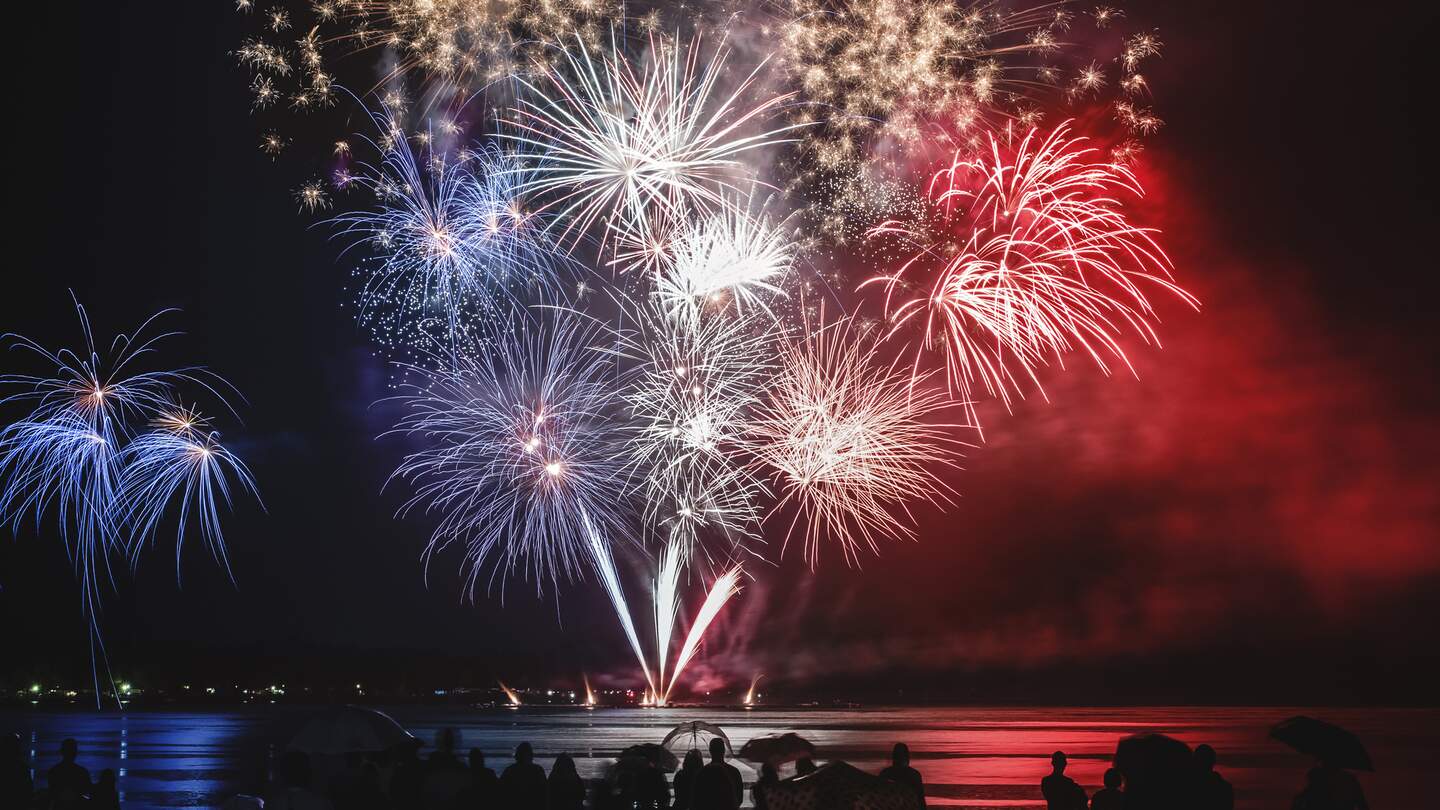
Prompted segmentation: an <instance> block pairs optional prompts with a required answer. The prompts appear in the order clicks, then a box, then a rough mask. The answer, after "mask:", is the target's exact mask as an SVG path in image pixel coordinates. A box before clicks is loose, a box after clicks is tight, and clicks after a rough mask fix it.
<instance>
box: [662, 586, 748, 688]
mask: <svg viewBox="0 0 1440 810" xmlns="http://www.w3.org/2000/svg"><path fill="white" fill-rule="evenodd" d="M740 574H741V567H740V566H738V565H737V566H735V567H733V568H731V569H730V570H728V571H726V572H725V573H723V574H721V575H720V576H719V577H716V579H715V582H714V584H713V585H711V586H710V591H709V592H708V593H707V594H705V602H704V604H702V605H701V606H700V612H699V613H697V614H696V615H695V621H694V622H692V623H691V624H690V632H689V633H687V634H686V635H685V643H684V645H682V646H681V647H680V654H679V655H677V656H675V669H674V671H673V672H671V674H670V683H669V684H668V685H667V686H666V687H665V691H664V692H663V693H661V694H660V695H658V696H657V702H658V703H659V704H660V705H664V704H665V703H667V702H669V700H670V693H671V691H673V690H674V689H675V684H676V683H677V682H678V681H679V680H680V675H681V674H683V673H684V672H685V667H687V666H689V664H690V661H691V660H692V659H694V657H695V653H696V652H698V651H699V649H700V642H701V640H702V639H704V637H705V631H706V630H709V629H710V625H711V623H713V622H714V621H715V617H717V616H719V615H720V609H721V608H723V607H725V603H726V602H729V601H730V598H731V597H733V596H734V595H735V594H737V593H740Z"/></svg>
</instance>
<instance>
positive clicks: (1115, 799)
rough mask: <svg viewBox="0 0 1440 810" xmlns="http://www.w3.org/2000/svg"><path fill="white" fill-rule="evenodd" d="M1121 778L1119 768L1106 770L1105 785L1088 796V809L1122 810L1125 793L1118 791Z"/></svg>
mask: <svg viewBox="0 0 1440 810" xmlns="http://www.w3.org/2000/svg"><path fill="white" fill-rule="evenodd" d="M1122 780H1123V777H1122V776H1121V774H1120V769H1119V768H1110V769H1108V770H1106V771H1105V787H1103V788H1100V789H1099V790H1097V791H1095V795H1094V796H1091V797H1090V810H1123V808H1124V807H1125V794H1124V793H1122V792H1121V791H1120V782H1121V781H1122Z"/></svg>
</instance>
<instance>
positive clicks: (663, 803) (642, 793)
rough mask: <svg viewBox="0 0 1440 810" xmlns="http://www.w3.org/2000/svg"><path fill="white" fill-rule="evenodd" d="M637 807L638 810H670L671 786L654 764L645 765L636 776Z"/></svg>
mask: <svg viewBox="0 0 1440 810" xmlns="http://www.w3.org/2000/svg"><path fill="white" fill-rule="evenodd" d="M635 807H636V808H637V810H669V807H670V785H669V783H667V782H666V781H665V774H664V773H663V772H662V771H661V770H660V768H659V767H657V766H656V765H655V763H654V762H647V763H645V767H643V768H641V769H640V770H639V772H637V773H636V774H635Z"/></svg>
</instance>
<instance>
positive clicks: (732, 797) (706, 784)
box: [690, 737, 745, 810]
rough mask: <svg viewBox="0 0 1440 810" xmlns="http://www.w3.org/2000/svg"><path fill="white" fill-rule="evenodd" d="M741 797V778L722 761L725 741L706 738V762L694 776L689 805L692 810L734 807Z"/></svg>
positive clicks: (729, 808)
mask: <svg viewBox="0 0 1440 810" xmlns="http://www.w3.org/2000/svg"><path fill="white" fill-rule="evenodd" d="M744 800H745V779H744V778H743V777H741V776H740V770H739V769H738V768H736V767H735V766H734V765H731V764H730V763H728V762H726V761H725V741H724V740H722V739H720V738H719V737H716V738H715V739H713V740H711V741H710V762H709V763H707V764H706V765H705V767H703V768H701V769H700V774H699V775H698V776H697V777H695V793H694V794H693V795H692V796H691V799H690V801H691V803H690V806H691V807H693V808H695V810H737V808H739V807H740V803H741V802H742V801H744Z"/></svg>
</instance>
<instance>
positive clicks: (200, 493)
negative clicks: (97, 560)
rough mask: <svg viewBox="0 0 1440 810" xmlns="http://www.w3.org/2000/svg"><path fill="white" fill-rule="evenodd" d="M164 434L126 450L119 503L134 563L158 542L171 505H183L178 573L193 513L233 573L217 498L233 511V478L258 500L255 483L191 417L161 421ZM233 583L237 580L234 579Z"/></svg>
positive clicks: (158, 432)
mask: <svg viewBox="0 0 1440 810" xmlns="http://www.w3.org/2000/svg"><path fill="white" fill-rule="evenodd" d="M165 418H168V421H162V422H161V427H160V429H157V430H152V431H150V432H148V433H145V434H143V435H140V436H137V437H136V438H135V439H134V440H132V441H131V442H130V443H129V444H128V445H126V446H125V449H124V450H123V451H121V459H122V464H123V466H124V474H123V476H122V477H121V480H120V486H119V492H118V498H119V503H120V504H121V506H120V509H121V512H122V513H123V514H124V520H125V523H126V524H127V525H129V526H132V527H133V529H134V533H135V536H134V538H133V540H132V542H131V549H130V556H131V560H132V561H134V560H137V559H138V558H139V555H140V551H141V549H142V547H143V546H144V545H145V542H146V540H147V539H148V540H151V541H153V540H154V538H155V535H156V534H157V532H158V529H159V525H160V523H161V521H162V520H163V519H164V518H165V515H166V513H167V511H168V509H169V507H170V505H171V504H172V503H175V504H178V507H177V508H178V512H179V528H178V529H177V533H176V538H175V570H176V574H177V576H178V574H179V570H180V554H181V551H182V549H183V548H184V544H185V527H186V525H187V524H188V523H189V522H190V520H189V518H190V515H191V514H192V513H194V514H195V515H196V516H197V518H198V522H199V525H200V533H201V536H202V537H203V538H204V540H205V544H206V546H207V547H208V548H209V549H210V553H211V555H212V556H214V557H215V560H216V562H218V563H220V565H221V566H222V567H224V569H225V571H226V573H227V574H229V573H230V561H229V558H228V555H227V553H226V550H225V536H224V534H223V532H222V531H221V528H220V513H219V510H218V509H217V508H216V496H217V495H218V496H219V497H220V499H223V501H224V503H225V505H226V506H227V507H229V508H231V509H233V508H234V501H233V497H232V495H231V484H230V479H231V478H233V479H234V480H235V483H236V484H237V485H238V488H239V489H240V491H241V492H248V493H249V494H250V495H251V496H253V497H254V498H255V499H256V500H257V501H258V500H259V492H258V491H257V489H256V487H255V479H254V478H253V477H252V476H251V474H250V470H249V469H248V468H246V466H245V463H244V462H243V461H241V460H240V459H239V458H237V457H236V456H235V455H234V454H233V453H231V452H230V451H229V450H227V449H226V448H225V447H223V446H221V444H220V443H219V434H218V433H215V432H213V431H209V432H207V431H205V430H204V429H203V425H202V424H198V423H197V422H196V420H195V419H194V417H193V415H192V414H189V413H184V414H182V415H181V416H180V417H179V420H180V421H178V422H177V421H176V418H175V416H174V414H173V413H172V414H170V415H167V417H162V419H165ZM231 581H232V582H233V581H234V575H233V574H231Z"/></svg>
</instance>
